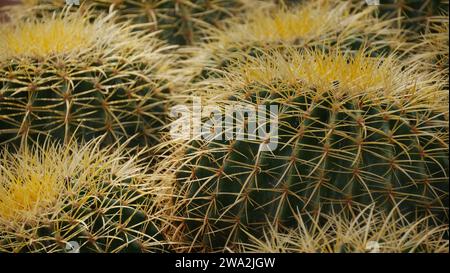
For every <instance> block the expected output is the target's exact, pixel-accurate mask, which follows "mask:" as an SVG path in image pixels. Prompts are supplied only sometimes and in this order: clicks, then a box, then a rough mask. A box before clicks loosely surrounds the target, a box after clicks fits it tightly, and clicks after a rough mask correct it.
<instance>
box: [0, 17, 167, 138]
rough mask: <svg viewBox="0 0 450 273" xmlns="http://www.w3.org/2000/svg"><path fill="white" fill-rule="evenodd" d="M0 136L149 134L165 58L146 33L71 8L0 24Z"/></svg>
mask: <svg viewBox="0 0 450 273" xmlns="http://www.w3.org/2000/svg"><path fill="white" fill-rule="evenodd" d="M1 30H2V32H1V33H0V39H1V40H2V45H0V47H1V53H0V143H1V144H5V143H13V144H17V143H20V142H23V141H26V140H33V141H36V140H37V139H39V138H41V139H44V138H45V137H43V136H51V137H53V138H55V139H59V140H61V141H65V142H68V140H69V139H71V138H77V139H85V140H89V139H92V138H94V137H97V136H100V135H104V134H106V135H107V137H106V138H105V143H113V142H115V141H118V140H120V139H127V138H130V137H132V136H134V135H137V137H136V138H135V142H134V145H142V146H143V145H148V144H151V143H152V141H153V143H154V142H155V141H154V140H156V139H157V136H156V135H155V134H156V132H157V130H158V128H159V127H160V126H161V125H162V124H163V118H164V107H163V102H164V92H165V91H164V90H165V89H167V86H168V80H167V77H166V75H168V73H167V70H168V68H169V66H168V62H169V60H170V59H171V57H169V55H166V54H165V53H164V51H165V48H164V45H163V44H161V42H159V41H158V40H156V39H155V38H153V37H151V36H142V35H138V34H134V33H132V32H131V31H130V28H129V26H128V25H115V24H113V23H112V22H111V18H109V17H105V18H99V19H98V20H97V21H95V22H93V23H89V21H88V18H87V17H85V16H81V15H80V14H78V13H74V14H71V15H67V16H66V15H61V17H52V18H45V19H36V20H28V21H20V22H11V23H9V24H6V25H3V26H1Z"/></svg>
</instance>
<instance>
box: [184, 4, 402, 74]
mask: <svg viewBox="0 0 450 273" xmlns="http://www.w3.org/2000/svg"><path fill="white" fill-rule="evenodd" d="M360 6H361V3H359V4H352V3H351V2H348V1H335V0H332V1H329V0H319V1H306V2H302V3H301V4H299V5H298V6H294V7H291V8H286V7H283V6H282V7H278V8H259V9H255V10H254V11H253V12H250V13H248V14H246V16H245V18H244V19H241V18H237V19H236V20H229V21H227V24H226V27H225V28H223V29H212V30H211V31H210V32H209V34H208V43H206V44H204V45H202V46H201V48H200V49H197V48H194V49H193V50H194V53H193V54H192V55H193V56H194V57H193V58H192V62H188V63H187V65H186V66H188V68H187V69H191V70H193V74H194V75H196V74H200V76H198V77H197V78H195V79H194V81H197V79H198V78H208V77H210V76H214V75H216V74H217V71H220V70H223V69H224V68H226V67H227V66H228V65H229V64H230V63H233V62H234V61H235V60H236V59H239V58H241V57H242V56H244V57H245V56H247V55H251V56H255V55H258V54H261V52H264V51H267V50H268V49H279V50H282V49H283V48H284V46H286V45H288V46H296V47H297V48H299V49H304V48H310V49H311V48H315V47H317V48H325V49H327V48H336V47H337V48H342V49H352V50H357V49H359V48H360V47H361V46H366V47H368V46H370V47H372V48H373V49H379V52H378V54H382V53H383V52H385V51H386V49H387V47H389V45H390V44H391V43H394V40H395V39H397V38H396V37H397V36H399V35H400V33H398V31H396V30H394V29H389V28H387V26H388V25H389V24H388V23H387V22H383V21H380V20H378V19H377V18H376V16H374V14H373V12H374V8H365V9H360ZM381 38H383V39H381ZM372 52H375V50H373V51H372ZM196 69H197V70H199V71H196Z"/></svg>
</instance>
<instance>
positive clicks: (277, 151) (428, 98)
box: [174, 51, 449, 250]
mask: <svg viewBox="0 0 450 273" xmlns="http://www.w3.org/2000/svg"><path fill="white" fill-rule="evenodd" d="M291 53H292V54H291V55H290V57H289V58H287V59H284V57H281V55H277V54H275V56H278V57H274V56H270V57H268V58H269V60H268V61H260V60H259V59H261V57H259V58H257V59H258V60H257V61H255V62H252V63H251V65H249V66H248V67H246V68H239V69H238V72H237V74H236V75H234V77H233V76H230V75H229V77H230V80H231V81H232V82H234V83H230V86H228V87H227V89H224V90H220V92H223V93H225V94H227V96H228V97H227V98H226V99H225V100H223V101H222V100H220V103H223V104H225V105H232V104H233V103H234V102H240V103H245V104H249V105H252V106H254V107H259V106H261V105H262V106H267V107H268V106H269V105H276V106H277V107H278V109H279V110H278V115H277V120H278V131H277V132H278V133H277V138H276V145H275V148H274V149H269V150H267V149H263V148H262V147H265V145H268V143H269V142H268V141H269V140H270V141H273V140H271V139H270V138H269V135H266V136H265V137H263V138H258V137H255V138H250V137H249V136H251V135H252V133H251V132H252V131H251V130H250V129H248V131H247V138H244V139H236V137H235V138H234V139H231V140H217V139H213V140H209V141H208V140H193V141H191V142H189V145H187V148H186V149H185V151H184V155H183V156H181V157H177V159H176V164H175V166H177V167H175V169H174V170H175V173H176V175H177V185H178V187H179V189H180V192H179V195H181V196H184V197H182V198H180V199H178V200H177V202H180V204H181V205H180V207H179V211H178V212H177V213H176V215H177V217H180V218H181V219H182V227H183V228H184V232H182V233H183V236H185V238H188V239H187V240H188V241H189V242H190V243H191V246H192V247H201V248H203V249H207V250H221V249H224V247H229V248H231V249H232V248H233V246H234V245H235V243H237V242H245V241H246V240H247V239H246V238H247V237H248V236H249V234H250V235H251V236H256V237H258V236H261V235H262V233H263V231H264V228H265V227H266V226H267V224H268V223H270V224H272V225H274V226H277V227H280V228H288V227H291V226H293V225H295V223H296V221H297V220H298V219H297V218H296V217H297V216H298V215H299V214H300V215H301V214H303V215H307V214H309V215H315V214H318V213H324V214H332V213H334V212H340V211H346V212H347V213H349V214H351V213H352V208H358V207H364V206H367V205H371V204H375V206H376V207H377V208H378V209H381V210H382V211H383V210H384V211H386V212H387V211H391V210H393V209H394V210H397V211H398V213H399V215H402V216H405V217H410V218H411V219H417V218H421V217H423V216H425V215H432V216H433V217H434V218H433V219H435V221H436V222H445V221H448V190H449V188H448V172H449V163H448V155H447V153H448V145H447V140H448V109H447V103H446V102H445V96H446V92H445V91H443V90H441V89H440V88H438V87H436V86H431V87H430V86H428V87H427V84H423V85H422V84H419V86H420V87H419V86H417V85H415V84H417V82H416V81H414V80H405V79H404V78H403V77H406V75H405V73H404V72H401V69H400V68H399V67H398V66H395V64H394V63H392V62H391V61H389V60H386V61H384V62H382V61H380V60H373V59H372V58H368V57H365V56H363V55H357V56H356V57H349V56H345V55H340V54H337V55H331V56H328V55H324V54H323V53H312V54H311V53H310V54H306V55H303V54H298V53H297V52H296V51H292V52H291ZM391 73H398V74H397V75H395V74H394V75H393V74H391ZM415 79H416V80H417V78H415ZM422 83H423V82H422ZM416 88H417V89H416ZM227 90H228V92H227ZM230 90H232V91H230ZM218 92H219V90H214V91H211V93H210V95H215V96H216V97H215V98H214V102H218V101H219V100H218V99H217V94H218ZM212 102H213V101H209V103H212ZM267 109H268V108H267ZM258 118H259V117H258ZM235 119H236V120H239V118H237V117H235ZM240 119H241V122H242V119H243V117H241V118H240ZM249 119H250V118H247V119H245V118H244V120H246V121H248V120H249ZM236 124H237V121H236ZM244 124H246V123H245V122H244ZM269 125H270V124H268V123H267V124H264V126H266V127H269ZM258 126H262V125H261V124H258ZM267 131H269V130H267ZM267 131H266V132H267ZM258 136H260V135H258ZM222 139H225V138H222Z"/></svg>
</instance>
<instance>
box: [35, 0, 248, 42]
mask: <svg viewBox="0 0 450 273" xmlns="http://www.w3.org/2000/svg"><path fill="white" fill-rule="evenodd" d="M28 2H29V3H28V4H29V5H30V4H31V6H35V10H41V11H53V10H58V9H62V8H63V7H64V5H65V3H64V1H58V0H31V1H30V0H29V1H28ZM80 2H81V3H82V4H86V5H87V6H89V7H91V8H93V9H94V10H96V11H100V12H108V11H117V15H118V18H119V20H129V21H132V22H133V23H136V24H141V23H153V25H152V26H151V25H148V24H147V25H146V26H145V28H144V29H143V30H147V31H150V32H153V31H155V30H161V31H162V32H161V38H163V39H166V40H167V41H169V42H170V43H173V44H181V45H185V44H192V43H195V42H198V41H199V40H200V39H201V37H202V32H203V31H204V30H205V29H207V28H209V27H212V26H214V25H216V24H219V22H220V21H221V20H222V19H225V18H227V17H230V16H232V15H235V14H237V13H239V12H242V11H244V10H245V9H246V7H251V6H252V5H253V4H255V1H253V0H250V1H244V0H169V1H167V0H137V1H133V0H84V1H83V0H82V1H80ZM36 5H37V8H36ZM84 7H86V6H84ZM73 9H79V7H73Z"/></svg>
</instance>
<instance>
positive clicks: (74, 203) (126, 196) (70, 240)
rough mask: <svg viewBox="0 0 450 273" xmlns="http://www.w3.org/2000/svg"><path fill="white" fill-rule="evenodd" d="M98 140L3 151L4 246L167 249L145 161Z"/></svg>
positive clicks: (0, 209)
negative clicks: (81, 143)
mask: <svg viewBox="0 0 450 273" xmlns="http://www.w3.org/2000/svg"><path fill="white" fill-rule="evenodd" d="M100 143H101V142H100V139H98V140H94V141H91V142H89V143H87V144H83V145H79V144H77V143H73V142H71V143H69V144H68V145H66V146H61V144H54V143H50V142H47V143H46V144H44V145H40V146H34V145H33V146H32V147H25V146H24V147H22V148H21V149H20V150H18V151H15V152H10V151H8V150H2V151H1V152H0V166H1V167H0V252H14V253H17V252H45V253H48V252H82V253H83V252H160V251H167V250H168V248H167V244H166V243H165V241H164V237H163V236H162V234H161V232H160V228H159V224H160V223H161V219H160V218H159V217H160V216H159V215H160V213H159V212H158V211H159V210H158V202H159V201H158V200H162V199H158V196H159V195H158V194H159V192H160V191H159V188H158V186H157V185H156V184H153V183H152V182H151V180H150V179H149V177H148V175H146V174H145V173H146V169H147V167H146V165H147V163H146V162H142V161H140V160H138V159H137V158H138V156H134V157H129V155H128V154H127V153H125V151H124V146H120V147H118V148H116V149H112V147H109V148H100Z"/></svg>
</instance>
